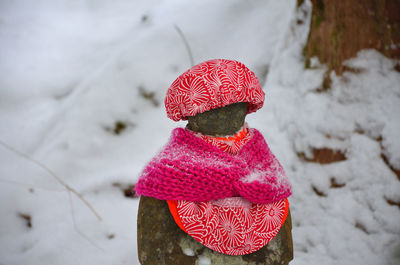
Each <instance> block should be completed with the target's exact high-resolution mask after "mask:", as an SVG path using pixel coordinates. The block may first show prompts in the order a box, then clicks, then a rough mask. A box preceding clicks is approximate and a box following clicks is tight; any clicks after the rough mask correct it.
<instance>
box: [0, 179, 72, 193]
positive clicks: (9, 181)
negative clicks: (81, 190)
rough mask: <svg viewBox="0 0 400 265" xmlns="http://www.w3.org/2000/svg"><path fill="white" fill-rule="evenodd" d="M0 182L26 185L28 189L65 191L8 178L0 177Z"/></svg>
mask: <svg viewBox="0 0 400 265" xmlns="http://www.w3.org/2000/svg"><path fill="white" fill-rule="evenodd" d="M0 182H4V183H9V184H14V185H18V186H23V187H27V188H30V189H39V190H48V191H55V192H65V190H64V189H62V190H61V189H56V188H49V187H39V186H35V185H32V184H27V183H23V182H19V181H14V180H9V179H0Z"/></svg>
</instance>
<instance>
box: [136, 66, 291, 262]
mask: <svg viewBox="0 0 400 265" xmlns="http://www.w3.org/2000/svg"><path fill="white" fill-rule="evenodd" d="M263 102H264V93H263V92H262V90H261V87H260V86H259V83H258V80H257V78H256V77H255V75H254V73H253V72H251V71H250V70H249V69H248V68H247V67H245V66H244V65H243V64H241V63H239V62H236V61H230V60H211V61H207V62H204V63H201V64H199V65H197V66H194V67H193V68H191V69H189V70H188V71H187V72H185V73H184V74H182V75H181V76H180V77H179V78H178V79H177V80H176V81H175V82H174V83H173V84H172V85H171V87H170V88H169V90H168V92H167V97H166V100H165V103H166V108H167V114H168V116H169V117H170V118H171V119H173V120H180V119H184V120H186V119H187V120H188V124H187V127H186V128H185V129H183V128H178V129H175V130H174V131H173V133H172V136H171V139H170V142H169V143H168V144H167V146H166V147H165V148H164V149H163V150H162V151H161V152H160V153H159V154H158V155H157V156H156V157H155V158H154V159H153V160H152V161H151V162H150V163H149V164H148V165H147V166H146V168H145V169H144V171H143V172H142V174H141V176H140V178H139V182H138V184H137V185H136V192H137V193H138V194H139V195H141V197H140V203H139V212H138V230H137V236H138V255H139V261H140V263H141V264H142V265H153V264H154V265H161V264H166V265H168V264H171V265H172V264H173V265H179V264H182V265H185V264H188V265H191V264H193V265H195V264H213V265H214V264H237V265H240V264H254V265H255V264H288V263H289V261H290V260H292V258H293V245H292V236H291V228H292V227H291V216H290V211H289V203H288V200H287V197H288V196H289V195H290V194H291V190H290V183H289V182H288V180H287V178H286V175H285V174H284V171H283V168H282V167H281V165H280V164H279V162H278V160H277V159H276V158H275V156H274V155H273V154H272V153H271V152H270V150H269V148H268V146H267V144H266V143H265V140H264V138H263V137H262V136H261V134H260V133H259V132H258V131H257V130H255V129H250V128H248V126H247V124H246V123H245V117H246V115H247V114H248V113H250V112H255V111H256V110H258V109H259V108H261V107H262V105H263Z"/></svg>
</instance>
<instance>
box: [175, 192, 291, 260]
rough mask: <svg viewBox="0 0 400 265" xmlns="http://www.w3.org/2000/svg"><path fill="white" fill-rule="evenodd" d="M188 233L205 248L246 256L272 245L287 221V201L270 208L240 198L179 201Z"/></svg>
mask: <svg viewBox="0 0 400 265" xmlns="http://www.w3.org/2000/svg"><path fill="white" fill-rule="evenodd" d="M176 207H177V212H178V215H179V217H180V220H181V222H182V224H183V226H184V227H185V229H186V232H187V233H188V234H189V235H190V236H192V237H193V238H194V239H196V240H197V241H199V242H200V243H201V244H203V245H205V246H206V247H208V248H210V249H212V250H215V251H218V252H220V253H224V254H228V255H245V254H249V253H252V252H254V251H257V250H259V249H260V248H262V247H263V246H265V245H266V244H267V243H268V242H269V241H271V240H272V239H273V238H274V237H275V236H276V234H277V233H278V232H279V229H280V228H281V227H282V225H283V223H284V222H285V220H286V217H287V214H288V211H289V202H288V200H287V199H284V200H280V201H276V202H273V203H267V204H256V203H250V202H249V201H247V200H246V199H244V198H241V197H232V198H225V199H220V200H216V201H209V202H190V201H177V206H176Z"/></svg>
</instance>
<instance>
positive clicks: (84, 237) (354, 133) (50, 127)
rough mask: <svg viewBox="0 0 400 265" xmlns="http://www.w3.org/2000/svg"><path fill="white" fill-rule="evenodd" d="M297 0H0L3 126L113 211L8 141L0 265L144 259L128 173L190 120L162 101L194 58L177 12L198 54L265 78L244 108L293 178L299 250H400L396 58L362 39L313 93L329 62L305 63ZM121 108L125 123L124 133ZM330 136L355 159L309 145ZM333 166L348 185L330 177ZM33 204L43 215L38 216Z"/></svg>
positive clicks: (383, 259)
mask: <svg viewBox="0 0 400 265" xmlns="http://www.w3.org/2000/svg"><path fill="white" fill-rule="evenodd" d="M295 5H296V3H295V1H250V0H249V1H239V0H237V1H219V2H216V1H210V0H208V1H199V2H190V3H185V2H183V1H176V0H175V1H161V0H152V1H123V0H119V1H113V2H111V1H89V0H85V1H76V2H71V1H64V0H59V1H35V4H33V2H30V1H13V2H11V1H3V2H2V3H0V22H1V23H0V43H1V49H0V58H1V60H0V70H1V72H2V73H3V75H1V76H0V85H1V86H0V122H1V126H0V140H1V141H2V142H4V143H6V144H8V145H9V146H12V147H14V148H15V149H17V150H20V151H21V152H24V153H26V154H28V155H29V156H31V157H32V158H34V159H36V160H38V161H40V162H42V163H44V164H45V165H47V166H48V168H50V169H51V170H52V171H54V172H55V173H56V174H57V176H58V177H60V178H61V179H63V180H64V181H65V182H66V183H68V184H69V185H70V186H72V187H73V188H75V189H76V190H77V191H79V192H80V193H81V194H82V195H83V196H84V197H85V199H86V200H88V201H89V202H90V204H91V205H92V206H93V207H94V208H95V209H96V211H97V212H98V213H99V214H100V215H101V217H102V219H103V220H102V221H98V220H97V219H96V217H95V216H94V215H93V213H92V212H91V211H90V210H89V209H88V208H87V207H86V206H85V205H84V204H83V203H82V202H81V201H80V200H79V199H78V198H77V197H76V196H74V195H71V196H69V193H67V192H66V191H65V189H64V188H63V186H61V185H60V184H59V183H58V182H57V180H55V178H54V177H53V176H51V175H49V174H48V173H47V172H46V171H45V170H43V169H42V168H40V167H38V166H37V165H35V164H34V163H32V162H31V161H28V160H26V159H24V158H23V157H21V156H18V155H17V154H15V153H13V152H11V151H10V150H9V149H7V148H5V147H4V146H0V194H1V195H0V196H1V197H0V198H1V203H0V205H1V207H0V214H1V216H2V219H1V221H0V224H1V225H0V246H1V247H0V264H7V265H9V264H41V263H43V262H46V263H47V264H63V265H64V264H75V265H76V264H94V263H96V264H100V265H101V264H139V263H138V260H137V250H136V214H137V202H138V201H137V200H135V199H129V198H126V197H125V196H124V195H123V192H122V191H121V188H120V187H118V185H120V186H121V185H122V186H123V188H126V187H128V185H129V184H132V183H134V182H135V181H136V179H137V176H138V174H139V172H140V170H141V169H142V167H143V166H144V164H145V163H146V161H148V160H149V159H150V158H151V157H152V156H153V155H154V153H155V152H156V151H157V150H158V149H159V148H160V147H161V146H162V145H163V144H164V143H165V142H166V140H167V138H168V137H169V133H170V131H171V129H172V128H174V127H176V126H184V125H185V123H183V122H182V123H174V122H172V121H169V120H168V119H167V117H166V115H165V111H164V108H163V104H162V102H163V97H164V95H165V92H166V89H167V88H168V86H169V85H170V84H171V83H172V81H173V80H174V79H175V78H176V77H177V76H178V75H179V74H180V73H181V72H183V71H184V70H186V69H187V68H188V67H190V61H189V58H188V54H187V52H186V50H185V46H184V43H183V41H182V39H181V38H180V36H179V34H178V33H177V31H176V29H175V25H176V26H178V27H179V28H180V29H181V30H182V31H183V32H184V34H185V37H186V38H187V40H188V42H189V44H190V46H191V49H192V51H193V57H194V60H195V62H196V63H198V62H201V61H204V60H206V59H211V58H229V59H235V60H239V61H242V62H243V63H245V64H246V65H248V66H249V68H250V69H252V70H254V71H255V72H256V74H257V75H258V76H259V78H260V80H261V82H262V84H263V89H264V91H265V92H266V95H267V97H266V103H265V107H264V108H263V109H262V110H260V111H259V112H257V113H255V114H251V115H249V116H248V118H247V121H248V122H249V124H250V126H252V127H256V128H258V129H260V130H261V131H262V133H263V134H264V136H265V138H266V139H267V141H268V143H269V145H270V146H271V148H272V150H273V151H274V153H275V154H276V155H277V157H278V158H279V159H280V161H281V162H282V164H283V165H284V167H285V168H286V170H287V172H288V175H289V177H290V180H291V181H292V184H293V187H294V194H293V196H292V197H291V200H290V201H291V210H292V218H293V224H294V227H293V239H294V250H295V259H294V261H293V262H292V263H293V264H361V263H364V264H396V262H399V260H400V257H399V252H400V222H399V220H400V211H399V208H398V207H397V206H394V205H390V204H389V203H388V200H389V201H394V202H399V201H400V182H399V180H398V179H397V178H396V175H395V174H394V173H393V172H392V171H391V170H390V169H389V168H388V166H387V165H386V164H385V161H384V160H383V159H382V157H381V153H382V152H383V153H384V156H385V157H387V159H388V161H389V162H390V163H391V164H392V165H394V166H396V167H397V168H400V146H399V141H397V140H396V137H397V135H398V133H397V132H399V131H400V121H399V119H398V118H397V116H396V113H399V112H400V109H399V108H400V87H399V85H398V84H399V83H400V74H399V72H397V71H395V70H394V65H395V63H396V62H393V61H391V60H388V59H387V58H384V57H383V56H382V55H380V54H378V53H377V52H375V51H363V52H360V53H359V55H358V57H357V58H355V59H353V60H351V61H349V62H348V65H349V67H352V68H356V69H358V70H357V71H355V72H354V73H345V74H344V76H343V77H336V76H334V75H332V80H333V83H332V88H331V89H330V90H329V91H327V92H323V93H319V92H316V91H317V89H318V87H319V86H320V85H321V82H322V79H323V73H324V71H325V69H324V66H323V65H320V64H319V63H318V62H317V60H314V61H313V65H312V68H311V69H304V65H305V64H304V61H303V60H304V59H303V58H302V56H301V51H302V48H303V45H304V44H305V41H306V38H307V34H308V27H309V19H310V18H309V16H310V12H311V6H310V4H309V3H306V4H305V5H304V6H303V7H302V9H301V10H299V11H298V12H296V10H295ZM298 20H302V21H303V23H302V24H298V23H297V21H298ZM152 93H153V94H152ZM118 122H120V123H121V122H122V123H123V124H125V125H126V128H125V129H123V130H121V132H120V133H119V134H116V133H115V131H114V130H115V129H116V124H117V123H118ZM320 147H330V148H333V149H337V150H342V151H343V152H344V153H345V154H346V158H347V159H346V160H344V161H341V162H336V163H331V164H327V165H320V164H316V163H310V162H306V161H304V158H302V157H301V156H299V155H298V154H300V153H304V154H305V155H306V156H310V154H311V151H310V150H311V149H312V148H320ZM382 150H383V151H382ZM332 177H334V178H335V180H336V181H337V182H338V183H340V184H342V185H343V184H344V186H343V187H341V188H330V186H331V182H330V179H331V178H332ZM115 183H117V184H115ZM313 188H314V189H313ZM315 190H317V191H319V192H320V193H322V194H323V196H319V195H317V194H316V192H315ZM71 205H72V207H71ZM21 213H22V214H27V215H30V216H31V218H32V220H31V222H32V227H31V228H29V227H28V226H27V225H26V220H24V218H22V217H21V216H20V215H19V214H21ZM72 216H74V217H75V218H74V219H73V218H72ZM74 220H75V223H76V226H74ZM82 233H83V234H82ZM396 251H397V254H396ZM396 255H397V256H396ZM292 263H291V264H292Z"/></svg>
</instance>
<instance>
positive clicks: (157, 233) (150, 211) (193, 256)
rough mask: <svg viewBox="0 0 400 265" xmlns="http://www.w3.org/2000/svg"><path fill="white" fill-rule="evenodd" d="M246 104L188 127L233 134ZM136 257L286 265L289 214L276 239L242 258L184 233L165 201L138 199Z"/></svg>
mask: <svg viewBox="0 0 400 265" xmlns="http://www.w3.org/2000/svg"><path fill="white" fill-rule="evenodd" d="M247 105H248V104H247V103H244V102H240V103H236V104H232V105H229V106H225V107H223V108H217V109H214V110H210V111H207V112H204V113H201V114H197V115H196V116H195V117H188V118H189V124H188V127H189V128H190V129H191V130H193V131H197V132H200V133H203V134H208V135H233V134H235V133H236V132H237V131H238V130H239V129H240V127H242V126H243V123H244V119H245V116H246V112H247ZM137 240H138V255H139V261H140V263H141V264H142V265H197V264H199V260H202V261H203V262H204V261H207V260H208V261H209V262H204V263H206V264H211V265H244V264H246V265H261V264H268V265H278V264H279V265H285V264H288V263H289V261H291V260H292V259H293V243H292V222H291V216H290V213H289V215H288V217H287V219H286V222H285V224H284V225H283V226H282V228H281V230H280V231H279V233H278V234H277V235H276V237H275V238H274V239H273V240H271V241H270V242H269V243H268V244H267V245H266V246H264V247H263V248H261V249H260V250H258V251H256V252H253V253H251V254H248V255H243V256H229V255H225V254H221V253H218V252H215V251H213V250H211V249H209V248H207V247H205V246H203V245H202V244H200V243H199V242H197V241H196V240H194V239H193V238H192V237H191V236H189V235H188V234H186V233H185V232H183V231H182V230H181V229H180V228H179V227H178V225H177V224H176V223H175V221H174V219H173V217H172V215H171V214H170V212H169V208H168V204H167V202H166V201H160V200H157V199H155V198H150V197H144V196H142V197H141V198H140V203H139V210H138V230H137Z"/></svg>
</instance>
